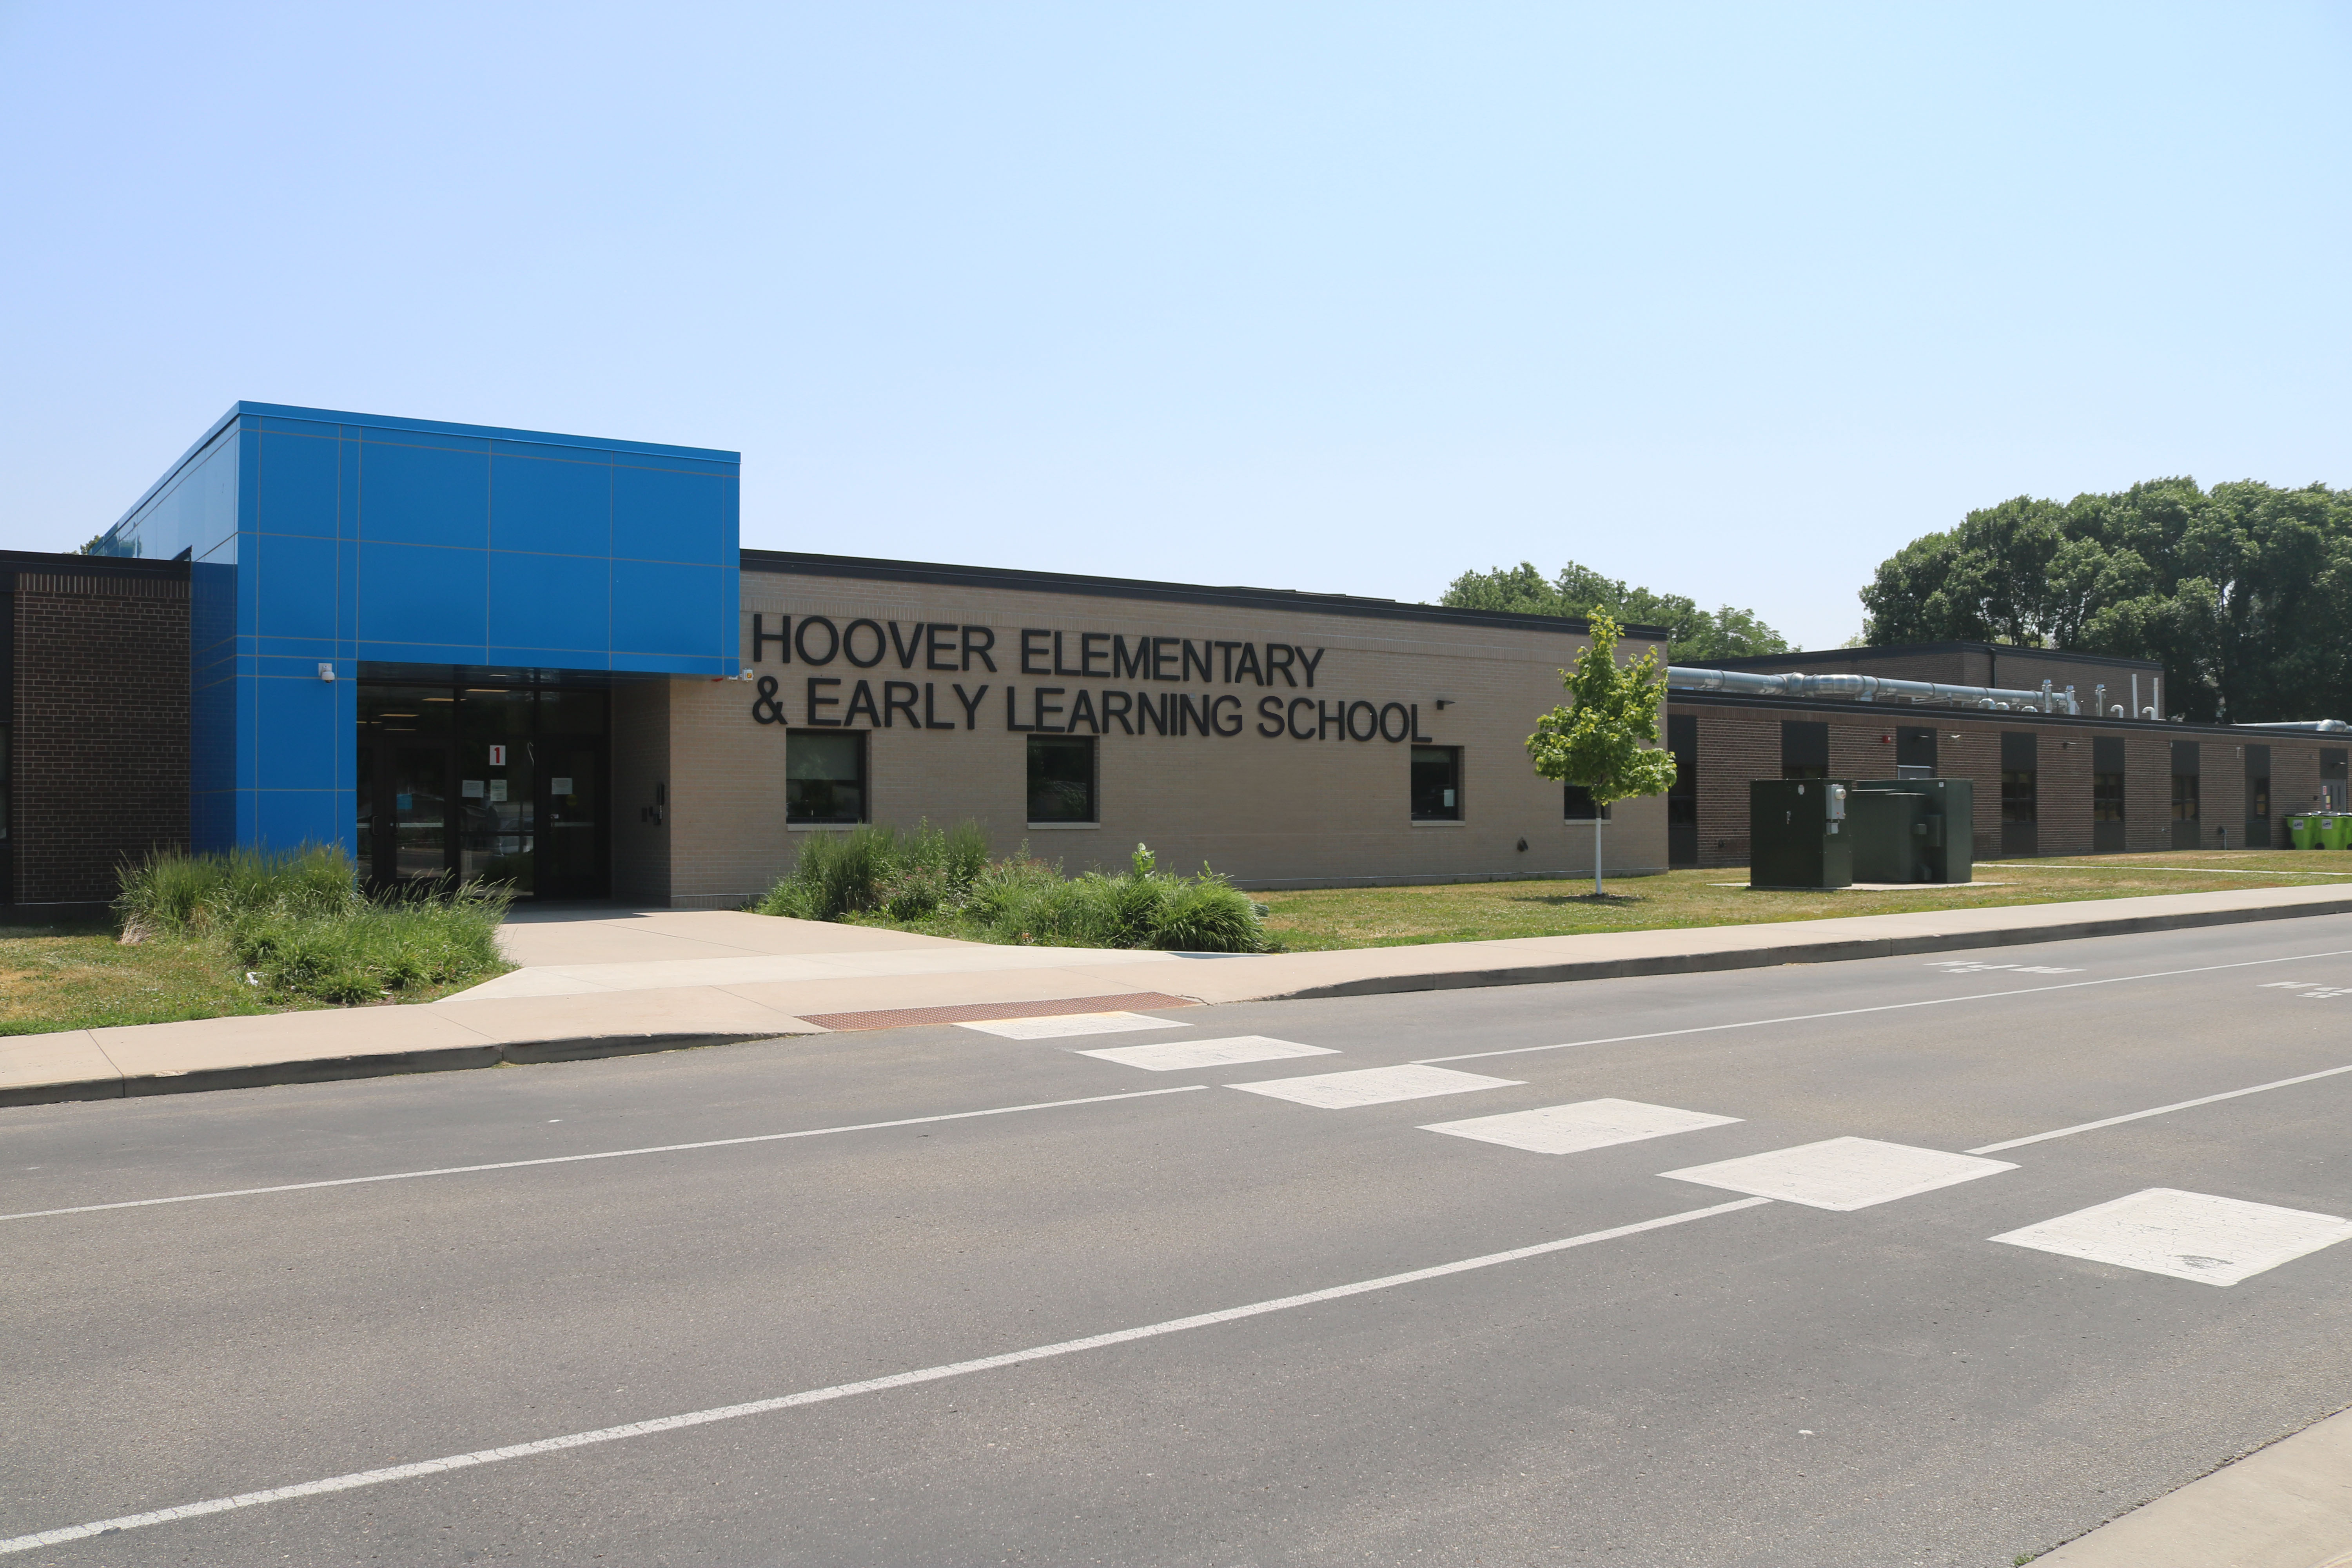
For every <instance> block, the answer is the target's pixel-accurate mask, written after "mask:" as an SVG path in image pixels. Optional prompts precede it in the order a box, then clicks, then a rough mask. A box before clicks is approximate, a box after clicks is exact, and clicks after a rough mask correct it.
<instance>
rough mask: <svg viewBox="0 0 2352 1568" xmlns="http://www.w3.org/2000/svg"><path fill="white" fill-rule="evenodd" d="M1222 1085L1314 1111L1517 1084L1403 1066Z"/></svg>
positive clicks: (1464, 1073) (1465, 1073)
mask: <svg viewBox="0 0 2352 1568" xmlns="http://www.w3.org/2000/svg"><path fill="white" fill-rule="evenodd" d="M1225 1087H1226V1088H1227V1089H1247V1090H1248V1091H1249V1092H1250V1093H1252V1094H1263V1095H1266V1096H1268V1097H1270V1098H1272V1099H1275V1100H1293V1101H1295V1102H1297V1104H1300V1105H1311V1106H1313V1107H1315V1108H1316V1109H1317V1110H1355V1109H1356V1108H1357V1107H1358V1106H1363V1105H1390V1104H1393V1103H1394V1102H1396V1101H1397V1100H1427V1099H1429V1098H1430V1097H1431V1096H1433V1095H1440V1094H1468V1093H1471V1092H1472V1091H1474V1090H1476V1089H1517V1088H1518V1087H1519V1080H1518V1079H1510V1078H1488V1077H1487V1076H1486V1074H1484V1073H1475V1072H1455V1071H1454V1069H1453V1068H1431V1067H1420V1066H1416V1065H1414V1064H1412V1063H1407V1064H1406V1065H1405V1066H1403V1067H1393V1068H1358V1069H1356V1070H1355V1071H1353V1072H1326V1073H1313V1074H1310V1075H1308V1076H1307V1077H1305V1078H1269V1079H1259V1080H1258V1081H1257V1082H1255V1083H1229V1084H1227V1085H1225Z"/></svg>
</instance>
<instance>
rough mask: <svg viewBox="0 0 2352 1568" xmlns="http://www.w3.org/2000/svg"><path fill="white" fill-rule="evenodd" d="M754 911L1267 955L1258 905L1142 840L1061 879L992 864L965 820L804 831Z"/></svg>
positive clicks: (1012, 938) (1031, 861)
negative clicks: (1114, 860) (1157, 854)
mask: <svg viewBox="0 0 2352 1568" xmlns="http://www.w3.org/2000/svg"><path fill="white" fill-rule="evenodd" d="M754 908H756V909H757V910H760V912H761V913H763V914H772V915H788V916H792V917H793V918H795V919H799V920H826V921H867V922H872V921H886V922H887V923H890V924H894V925H903V926H914V927H919V928H920V929H923V930H927V931H938V932H939V933H940V934H942V935H954V936H963V937H970V938H975V939H977V940H980V941H983V942H1012V943H1035V944H1040V945H1045V946H1051V947H1112V948H1159V949H1163V950H1167V951H1171V952H1263V951H1264V950H1265V924H1264V921H1265V906H1264V905H1262V904H1257V903H1254V902H1252V901H1251V900H1250V899H1249V897H1248V895H1246V894H1244V893H1243V892H1242V891H1241V890H1240V889H1237V888H1235V887H1234V885H1233V884H1232V883H1231V882H1229V881H1227V880H1226V879H1224V878H1223V877H1221V876H1218V875H1217V874H1216V873H1215V872H1213V871H1212V870H1210V869H1209V868H1207V867H1205V866H1204V867H1202V868H1201V874H1200V875H1199V876H1198V877H1173V876H1169V875H1166V874H1164V873H1162V872H1160V870H1159V869H1158V868H1157V866H1156V864H1155V862H1154V860H1153V858H1152V855H1151V852H1150V850H1149V849H1146V848H1145V847H1143V846H1141V845H1137V846H1136V853H1135V857H1134V861H1133V864H1132V865H1131V867H1130V868H1129V870H1128V872H1127V873H1126V874H1125V875H1122V876H1111V875H1107V874H1105V873H1103V872H1100V871H1087V872H1083V873H1081V874H1080V875H1078V876H1076V877H1067V876H1065V875H1064V874H1063V872H1062V869H1061V868H1060V867H1059V866H1056V865H1051V864H1048V863H1047V862H1045V861H1043V860H1039V859H1036V858H1033V857H1031V856H1030V855H1029V854H1028V853H1027V852H1026V848H1025V847H1024V851H1023V852H1022V853H1020V854H1017V855H1013V856H1011V857H1009V858H1005V859H1002V860H991V859H989V858H988V839H987V835H986V834H985V833H983V832H982V830H981V828H980V826H979V825H978V824H976V823H971V822H965V823H959V824H958V825H957V826H954V827H951V828H944V829H942V828H938V827H933V826H931V825H930V824H929V823H928V822H922V823H918V824H917V825H916V826H914V827H912V828H910V829H908V830H905V831H903V832H902V831H900V830H898V829H897V828H892V827H885V826H859V827H856V828H852V829H851V830H850V831H849V832H847V833H844V834H837V835H836V834H826V835H823V836H818V835H814V834H812V835H810V836H808V837H807V839H806V840H805V841H804V842H803V845H802V847H801V855H800V859H799V861H798V862H797V863H796V864H795V865H794V866H793V869H792V871H791V872H790V873H788V874H787V875H786V876H785V877H783V878H782V879H781V880H779V881H778V882H777V883H776V885H775V886H774V887H773V888H772V889H769V890H768V893H767V895H766V896H765V897H764V898H762V899H761V900H760V901H759V903H758V904H757V905H755V906H754Z"/></svg>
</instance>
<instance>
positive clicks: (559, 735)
mask: <svg viewBox="0 0 2352 1568" xmlns="http://www.w3.org/2000/svg"><path fill="white" fill-rule="evenodd" d="M606 713H607V708H606V702H605V695H604V691H602V690H601V689H570V688H564V689H533V688H530V687H417V686H391V685H385V684H382V683H377V682H368V683H365V684H363V685H362V687H361V689H360V732H359V738H358V739H359V747H358V763H359V787H358V790H357V792H356V793H357V795H358V801H357V805H358V821H357V823H356V825H355V826H356V832H355V834H354V842H353V845H352V850H353V855H354V858H356V859H357V860H358V862H359V871H360V876H361V878H362V880H364V881H365V882H367V883H368V884H369V885H371V886H374V887H383V886H387V885H391V884H395V883H400V882H414V881H417V880H420V879H430V878H436V877H442V876H455V877H457V878H458V879H462V880H466V881H485V882H503V883H505V884H506V885H507V886H509V887H510V888H512V889H514V891H515V894H516V896H517V897H519V898H532V897H540V898H549V897H552V898H572V899H581V898H601V897H603V896H604V891H605V889H606V887H607V885H608V881H607V878H606V873H605V868H606V865H607V861H608V853H609V851H608V846H609V842H610V839H609V828H608V825H607V818H606V815H605V812H604V794H605V772H604V770H605V759H606V742H605V736H604V726H605V719H606Z"/></svg>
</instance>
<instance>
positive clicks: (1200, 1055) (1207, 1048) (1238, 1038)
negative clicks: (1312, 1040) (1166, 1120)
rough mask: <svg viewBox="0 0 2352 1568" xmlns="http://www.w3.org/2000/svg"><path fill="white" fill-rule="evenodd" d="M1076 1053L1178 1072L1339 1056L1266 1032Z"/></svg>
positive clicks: (1138, 1066)
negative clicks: (1301, 1058) (1291, 1058)
mask: <svg viewBox="0 0 2352 1568" xmlns="http://www.w3.org/2000/svg"><path fill="white" fill-rule="evenodd" d="M1077 1054H1078V1055H1080V1056H1082V1057H1096V1058H1100V1059H1101V1060H1103V1061H1107V1062H1117V1063H1118V1064H1119V1065H1120V1066H1121V1067H1130V1068H1142V1069H1143V1070H1144V1071H1146V1072H1175V1071H1177V1070H1179V1069H1181V1068H1223V1067H1234V1066H1238V1065H1239V1064H1240V1063H1243V1062H1271V1061H1280V1060H1281V1059H1282V1058H1285V1057H1336V1056H1338V1055H1339V1052H1338V1051H1335V1050H1333V1049H1332V1048H1331V1047H1328V1046H1302V1045H1299V1044H1297V1042H1296V1041H1292V1040H1276V1039H1269V1038H1268V1037H1265V1036H1264V1035H1235V1036H1234V1037H1232V1038H1230V1039H1223V1040H1154V1041H1152V1042H1151V1043H1150V1045H1148V1046H1105V1047H1103V1048H1102V1049H1100V1050H1095V1051H1080V1052H1078V1053H1077Z"/></svg>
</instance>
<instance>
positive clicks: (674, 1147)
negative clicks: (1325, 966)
mask: <svg viewBox="0 0 2352 1568" xmlns="http://www.w3.org/2000/svg"><path fill="white" fill-rule="evenodd" d="M1208 1087H1209V1086H1208V1085H1207V1084H1204V1083H1188V1084H1184V1085H1181V1086H1180V1087H1178V1088H1175V1089H1129V1090H1128V1091H1127V1092H1125V1093H1123V1094H1090V1095H1087V1097H1086V1098H1085V1099H1083V1100H1038V1101H1036V1102H1035V1103H1034V1104H1030V1105H997V1106H991V1107H990V1108H989V1109H988V1110H950V1111H948V1112H947V1113H946V1114H944V1115H940V1116H906V1117H901V1118H899V1119H898V1121H859V1122H853V1123H852V1124H850V1125H848V1126H846V1127H808V1128H803V1129H802V1130H801V1131H797V1132H757V1133H753V1134H752V1135H751V1136H750V1137H748V1138H709V1139H705V1140H704V1141H703V1142H699V1143H656V1144H654V1145H652V1146H650V1147H648V1148H644V1149H604V1150H599V1151H598V1152H595V1153H593V1154H550V1155H547V1156H546V1157H544V1158H541V1159H537V1160H499V1161H496V1162H494V1163H489V1164H484V1165H441V1166H437V1167H436V1168H435V1169H433V1170H429V1171H387V1172H385V1173H383V1174H381V1175H375V1176H338V1177H335V1178H334V1179H332V1180H331V1181H324V1182H286V1183H282V1184H279V1185H278V1186H274V1187H234V1188H231V1189H229V1190H228V1191H226V1192H218V1193H182V1194H178V1195H177V1196H174V1197H168V1198H129V1199H125V1200H124V1201H122V1202H121V1203H111V1204H77V1205H74V1206H73V1207H71V1208H62V1209H26V1211H25V1212H24V1213H22V1214H0V1221H6V1220H12V1219H47V1218H49V1217H50V1216H51V1215H64V1214H97V1213H100V1211H102V1210H106V1209H143V1208H152V1207H153V1206H155V1205H158V1204H200V1203H203V1202H205V1201H206V1200H207V1199H211V1198H251V1197H259V1196H261V1195H262V1194H265V1193H307V1192H312V1191H315V1190H316V1189H318V1188H320V1187H357V1186H363V1185H365V1184H368V1183H370V1182H413V1181H415V1180H417V1179H418V1178H420V1177H424V1176H468V1175H472V1174H474V1173H477V1172H479V1171H520V1170H523V1169H526V1168H528V1167H530V1166H532V1165H576V1164H578V1163H581V1162H582V1161H583V1160H626V1159H630V1158H633V1157H634V1156H636V1155H639V1154H682V1153H686V1152H689V1151H691V1150H696V1149H731V1148H734V1147H736V1146H737V1145H739V1144H743V1143H778V1142H783V1141H785V1140H786V1139H792V1138H824V1137H829V1136H831V1135H832V1134H834V1133H836V1132H877V1131H882V1130H883V1129H885V1128H889V1127H920V1126H923V1125H925V1124H927V1123H929V1122H933V1121H971V1120H972V1119H973V1118H975V1117H981V1116H1012V1115H1015V1114H1017V1113H1019V1112H1021V1111H1024V1110H1062V1109H1063V1108H1065V1107H1066V1106H1072V1105H1107V1104H1109V1103H1110V1102H1112V1101H1114V1100H1149V1099H1150V1098H1151V1097H1152V1096H1154V1095H1159V1094H1190V1093H1192V1091H1193V1090H1194V1089H1206V1088H1208Z"/></svg>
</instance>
